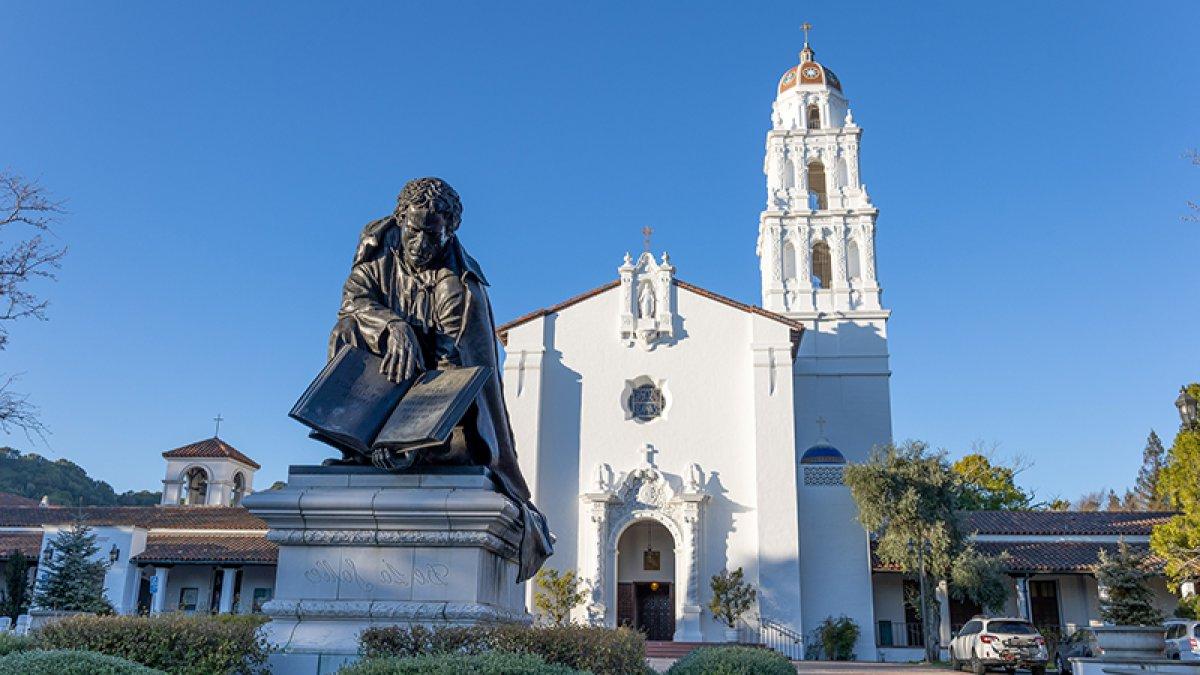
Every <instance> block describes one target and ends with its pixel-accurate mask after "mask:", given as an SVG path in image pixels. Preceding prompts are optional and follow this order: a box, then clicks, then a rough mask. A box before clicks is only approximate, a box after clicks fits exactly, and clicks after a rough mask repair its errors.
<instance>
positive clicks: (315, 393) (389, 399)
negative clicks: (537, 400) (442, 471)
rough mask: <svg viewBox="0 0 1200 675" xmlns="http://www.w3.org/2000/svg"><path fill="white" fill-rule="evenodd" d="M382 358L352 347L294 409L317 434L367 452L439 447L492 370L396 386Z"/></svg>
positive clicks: (456, 371)
mask: <svg viewBox="0 0 1200 675" xmlns="http://www.w3.org/2000/svg"><path fill="white" fill-rule="evenodd" d="M380 362H381V359H380V357H378V356H376V355H375V354H372V353H371V352H369V351H367V350H365V349H359V348H357V347H353V346H350V345H346V346H345V347H342V348H341V350H339V351H338V353H337V354H336V355H335V356H334V357H333V358H332V359H330V361H329V363H327V364H326V365H325V368H324V369H322V370H321V373H320V374H319V375H317V378H316V379H315V380H313V383H312V384H310V385H309V386H308V389H307V390H306V391H305V392H304V395H303V396H301V397H300V400H299V401H297V402H296V405H295V406H293V407H292V411H291V412H290V413H289V415H290V416H291V417H292V419H295V420H297V421H299V422H300V423H302V424H304V425H306V426H308V427H309V428H311V429H312V430H313V432H312V434H311V435H312V437H313V438H316V439H318V440H321V441H324V442H326V443H329V444H330V445H332V446H334V447H336V448H339V449H345V448H349V449H352V450H354V451H356V452H358V453H361V454H363V455H366V456H368V457H369V456H370V455H371V451H372V450H373V449H376V448H388V449H391V450H414V449H420V448H425V447H431V446H438V445H441V444H442V443H445V442H446V441H447V440H448V439H449V438H450V432H451V431H452V430H453V429H454V427H455V425H457V424H458V423H459V421H460V420H462V418H463V415H465V414H466V413H467V411H468V410H470V408H471V404H472V403H473V402H474V401H475V397H476V396H477V395H478V394H479V391H480V389H482V388H483V384H484V382H485V381H486V380H487V377H488V375H489V374H490V373H489V371H490V370H491V369H490V368H488V367H486V366H473V367H470V368H449V369H446V370H429V371H426V372H424V373H421V374H420V375H417V376H416V377H414V378H412V379H410V380H406V381H404V382H401V383H399V384H396V383H394V382H391V381H390V380H388V379H387V378H386V377H384V375H383V374H382V373H380V372H379V364H380Z"/></svg>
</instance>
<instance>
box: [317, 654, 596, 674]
mask: <svg viewBox="0 0 1200 675" xmlns="http://www.w3.org/2000/svg"><path fill="white" fill-rule="evenodd" d="M580 672H581V671H578V670H574V669H572V668H568V667H567V666H562V665H556V664H549V663H546V661H545V659H543V658H542V657H540V656H537V655H535V654H511V653H507V652H489V653H486V654H436V655H427V656H405V657H385V658H378V659H366V660H364V661H360V662H359V663H356V664H354V665H352V666H347V667H346V668H343V669H341V670H340V671H338V673H339V674H340V675H468V674H469V675H576V674H578V673H580Z"/></svg>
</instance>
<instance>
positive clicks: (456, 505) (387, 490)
mask: <svg viewBox="0 0 1200 675" xmlns="http://www.w3.org/2000/svg"><path fill="white" fill-rule="evenodd" d="M245 505H246V507H247V508H248V509H249V510H250V512H251V513H253V514H254V515H256V516H258V517H259V518H262V519H263V520H265V521H266V522H267V525H268V527H269V528H270V531H269V533H268V534H267V537H268V538H269V539H271V540H272V541H274V542H276V543H278V544H279V563H278V567H277V568H276V573H275V597H274V599H273V600H272V601H270V602H268V603H267V604H266V605H265V606H264V607H263V612H264V613H265V614H267V615H268V616H269V617H270V618H271V621H270V623H268V624H267V625H266V627H265V630H266V633H267V639H268V640H269V641H270V642H271V643H272V644H273V645H274V647H275V648H276V649H277V650H278V652H277V653H276V655H275V656H273V657H272V659H271V664H270V665H271V667H272V671H273V672H274V673H276V674H279V673H306V674H309V673H325V672H334V671H336V670H337V668H338V667H340V666H341V665H342V664H343V663H345V662H347V661H348V660H352V659H353V658H354V657H355V655H356V654H357V652H358V635H359V633H360V632H361V631H362V630H363V629H365V628H368V627H371V626H386V625H414V624H421V625H425V626H470V625H474V624H478V623H496V622H511V623H528V622H529V620H530V619H529V615H528V614H527V613H526V611H525V605H524V595H525V594H524V587H523V585H518V584H517V583H515V582H516V577H517V559H518V555H517V548H518V545H519V543H520V536H521V530H520V520H519V518H520V512H519V510H518V509H517V507H516V505H515V504H513V503H512V502H511V501H510V500H509V499H508V498H507V497H505V496H504V495H501V494H500V493H498V492H496V486H495V484H494V483H493V482H492V478H491V477H490V475H489V473H488V471H487V470H486V469H484V468H483V467H439V468H438V469H436V470H430V471H429V472H427V473H420V474H394V473H388V472H385V471H382V470H378V469H374V468H371V467H313V466H293V467H291V468H290V469H289V471H288V482H287V486H286V487H284V488H283V489H280V490H265V491H262V492H257V493H255V494H253V495H250V496H249V497H247V498H246V500H245Z"/></svg>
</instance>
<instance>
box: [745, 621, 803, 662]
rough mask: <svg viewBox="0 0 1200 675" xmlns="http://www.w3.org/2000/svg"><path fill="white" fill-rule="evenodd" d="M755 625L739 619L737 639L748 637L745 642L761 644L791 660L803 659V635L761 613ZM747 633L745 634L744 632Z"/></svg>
mask: <svg viewBox="0 0 1200 675" xmlns="http://www.w3.org/2000/svg"><path fill="white" fill-rule="evenodd" d="M755 618H756V619H757V622H756V623H757V625H752V624H750V623H747V622H745V621H739V623H741V624H742V625H741V626H740V627H739V629H738V640H739V642H740V641H743V637H748V638H749V639H748V640H745V641H746V642H751V643H753V644H757V645H762V646H763V647H766V648H767V649H771V650H774V651H777V652H779V653H780V654H783V655H784V656H786V657H788V658H789V659H791V660H793V661H801V660H803V659H804V636H803V635H801V634H800V633H799V632H797V631H796V630H794V629H792V628H791V627H790V626H787V625H786V624H783V623H780V622H778V621H775V620H774V619H771V618H769V617H765V616H762V615H759V616H756V617H755ZM747 633H749V635H748V636H747V635H746V634H747Z"/></svg>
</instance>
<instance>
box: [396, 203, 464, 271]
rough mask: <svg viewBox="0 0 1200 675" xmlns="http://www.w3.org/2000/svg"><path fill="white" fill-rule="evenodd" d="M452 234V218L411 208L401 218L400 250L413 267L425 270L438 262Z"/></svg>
mask: <svg viewBox="0 0 1200 675" xmlns="http://www.w3.org/2000/svg"><path fill="white" fill-rule="evenodd" d="M451 234H452V231H451V221H450V218H449V217H448V216H447V215H446V214H443V213H441V212H439V211H435V210H433V209H425V208H420V207H410V208H409V209H408V210H407V211H405V212H404V214H403V215H402V216H400V248H401V249H402V252H403V254H404V260H405V262H407V263H408V264H409V265H412V266H413V267H416V268H425V267H428V266H429V265H430V263H432V262H433V261H435V260H437V259H438V257H439V256H441V254H442V251H443V250H445V248H446V244H447V242H449V241H450V235H451Z"/></svg>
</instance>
